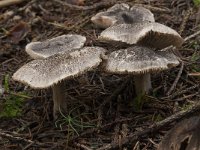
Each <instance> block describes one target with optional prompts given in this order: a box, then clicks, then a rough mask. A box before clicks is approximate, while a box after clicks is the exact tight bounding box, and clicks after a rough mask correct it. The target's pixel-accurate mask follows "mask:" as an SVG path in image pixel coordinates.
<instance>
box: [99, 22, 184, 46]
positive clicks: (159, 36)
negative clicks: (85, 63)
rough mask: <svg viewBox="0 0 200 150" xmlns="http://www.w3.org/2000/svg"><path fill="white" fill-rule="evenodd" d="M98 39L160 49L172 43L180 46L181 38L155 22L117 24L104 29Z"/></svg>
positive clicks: (173, 31) (171, 30)
mask: <svg viewBox="0 0 200 150" xmlns="http://www.w3.org/2000/svg"><path fill="white" fill-rule="evenodd" d="M99 39H100V40H103V41H113V42H124V43H127V44H138V45H142V46H147V47H153V48H158V49H162V48H165V47H167V46H170V45H173V46H176V47H180V46H181V45H182V43H183V41H184V40H183V38H182V37H181V36H180V35H179V34H178V33H177V32H176V31H175V30H173V29H171V28H169V27H167V26H165V25H163V24H160V23H155V22H138V23H134V24H117V25H114V26H111V27H109V28H107V29H106V30H104V31H103V32H102V33H101V35H100V36H99Z"/></svg>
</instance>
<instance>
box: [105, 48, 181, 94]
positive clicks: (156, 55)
mask: <svg viewBox="0 0 200 150" xmlns="http://www.w3.org/2000/svg"><path fill="white" fill-rule="evenodd" d="M178 64H179V61H178V58H177V57H176V56H175V55H174V54H173V53H171V52H169V51H154V50H153V49H150V48H147V47H142V46H132V47H129V48H127V49H121V50H118V51H114V52H112V53H110V55H108V59H107V61H105V62H104V64H103V68H104V69H105V70H106V72H110V73H115V74H132V75H133V76H134V82H135V91H136V94H137V95H143V94H145V93H146V94H147V93H148V92H149V90H150V89H151V87H152V86H151V77H150V74H151V73H154V72H158V71H161V70H166V69H169V68H172V67H175V66H177V65H178Z"/></svg>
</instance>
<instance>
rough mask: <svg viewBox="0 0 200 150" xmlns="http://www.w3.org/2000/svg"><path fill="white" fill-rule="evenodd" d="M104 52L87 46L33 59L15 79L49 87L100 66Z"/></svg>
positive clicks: (34, 85) (32, 84)
mask: <svg viewBox="0 0 200 150" xmlns="http://www.w3.org/2000/svg"><path fill="white" fill-rule="evenodd" d="M104 53H105V49H103V48H100V47H85V48H82V49H80V50H79V51H74V52H71V53H67V52H65V53H59V54H55V55H52V56H50V57H48V58H45V59H38V60H33V61H31V62H29V63H28V64H26V65H24V66H22V67H21V68H20V69H19V70H17V72H15V73H14V75H13V79H14V80H16V81H19V82H22V83H24V84H27V85H29V86H30V87H32V88H39V89H41V88H47V87H49V86H52V85H54V84H56V83H57V82H59V81H61V80H64V79H66V78H71V77H73V76H76V75H79V74H81V73H84V72H85V71H87V70H91V69H92V68H94V67H96V66H98V65H99V64H100V62H101V61H102V59H101V55H104Z"/></svg>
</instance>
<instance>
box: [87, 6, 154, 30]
mask: <svg viewBox="0 0 200 150" xmlns="http://www.w3.org/2000/svg"><path fill="white" fill-rule="evenodd" d="M91 21H92V22H93V23H94V24H96V25H97V26H99V27H101V28H104V29H105V28H108V27H110V26H112V25H114V24H121V23H129V24H132V23H135V22H142V21H149V22H155V19H154V15H153V14H152V13H151V11H150V10H148V9H146V8H144V7H140V6H133V7H131V8H130V6H129V5H128V4H124V3H122V4H115V5H114V6H112V7H111V8H109V9H108V10H107V11H104V12H100V13H97V14H96V15H95V16H93V17H92V18H91Z"/></svg>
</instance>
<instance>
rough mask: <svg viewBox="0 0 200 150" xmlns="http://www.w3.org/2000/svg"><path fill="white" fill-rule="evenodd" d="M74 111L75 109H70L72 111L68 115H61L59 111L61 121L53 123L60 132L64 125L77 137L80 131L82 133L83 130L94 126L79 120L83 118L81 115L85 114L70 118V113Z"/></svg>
mask: <svg viewBox="0 0 200 150" xmlns="http://www.w3.org/2000/svg"><path fill="white" fill-rule="evenodd" d="M76 109H77V107H76V108H74V109H72V110H71V111H70V112H69V113H68V115H64V114H63V113H62V111H61V110H60V114H61V119H59V120H57V121H56V122H55V126H56V127H59V128H60V129H61V130H62V128H63V126H64V125H66V126H68V129H69V131H73V132H75V133H76V134H77V135H79V133H78V132H79V131H80V130H81V131H83V129H85V128H92V127H95V125H93V124H90V123H87V122H83V121H82V120H81V118H80V117H81V116H83V115H86V114H88V113H82V114H80V115H78V116H75V117H73V116H72V112H73V111H74V110H76Z"/></svg>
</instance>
